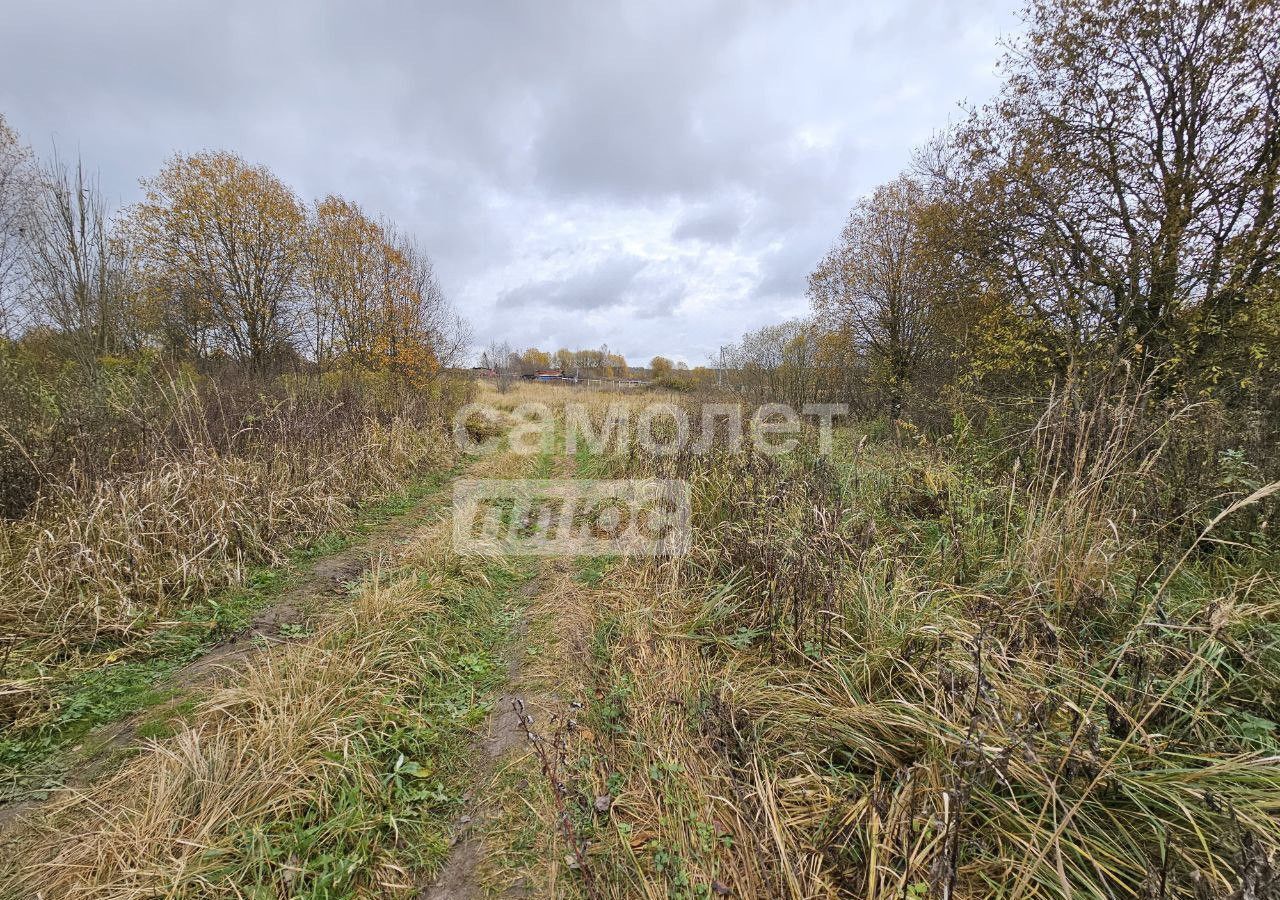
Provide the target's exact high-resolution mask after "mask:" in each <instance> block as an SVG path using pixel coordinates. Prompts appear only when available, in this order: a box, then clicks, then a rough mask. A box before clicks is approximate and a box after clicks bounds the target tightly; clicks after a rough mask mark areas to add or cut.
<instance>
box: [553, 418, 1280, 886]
mask: <svg viewBox="0 0 1280 900" xmlns="http://www.w3.org/2000/svg"><path fill="white" fill-rule="evenodd" d="M1078 401H1079V398H1059V399H1058V400H1057V401H1055V402H1054V403H1053V404H1051V405H1050V407H1049V409H1048V410H1047V411H1046V412H1045V414H1044V416H1043V417H1042V418H1041V419H1040V421H1039V422H1038V423H1037V424H1036V425H1035V427H1034V428H1033V429H1032V430H1031V431H1030V432H1027V433H1024V434H1022V435H1021V436H1018V435H1016V434H1015V435H1012V436H1010V437H1008V438H1000V439H994V440H993V439H992V437H991V436H982V437H979V436H976V435H973V434H971V433H967V432H965V431H963V430H960V431H958V432H957V433H955V434H953V435H952V436H951V437H950V438H948V439H946V440H945V441H935V440H927V439H924V438H917V437H914V436H912V434H911V433H909V432H908V433H904V434H898V435H896V436H895V435H893V434H892V433H891V432H890V431H887V430H885V429H880V430H879V431H878V432H877V431H876V430H874V429H873V430H870V431H869V430H868V429H866V428H860V427H855V428H852V429H850V430H848V431H845V432H843V433H839V434H838V435H837V441H836V445H835V450H834V452H833V454H832V455H831V456H830V457H829V458H823V457H819V456H817V455H815V454H813V453H811V452H805V451H803V450H801V451H798V452H796V453H794V454H790V455H788V456H784V457H766V456H762V455H759V454H751V453H748V452H738V453H729V452H718V453H713V454H711V455H703V456H699V455H696V454H685V455H680V456H677V457H675V458H671V457H651V456H646V455H644V454H642V453H639V452H637V451H635V450H632V451H631V452H629V453H624V454H622V455H620V456H619V455H605V456H603V457H600V458H595V459H590V460H587V461H586V462H587V464H588V468H589V470H590V472H591V473H592V474H597V475H599V474H604V473H609V474H615V475H624V474H625V475H630V476H636V475H662V476H664V477H683V478H687V479H689V480H690V482H691V484H692V487H693V498H694V508H693V514H694V527H695V537H694V548H693V552H692V553H691V554H690V555H688V556H686V557H681V558H675V559H670V560H666V561H663V562H660V563H659V562H653V563H651V564H648V565H646V564H641V563H638V562H635V561H633V562H630V563H625V562H615V563H613V564H611V567H610V568H608V569H607V574H605V575H603V576H597V577H596V578H595V579H594V580H593V583H595V584H596V585H597V587H596V588H595V589H593V590H591V591H588V592H587V593H586V594H585V595H584V596H585V598H586V599H585V600H584V602H586V603H587V604H588V606H589V608H590V609H591V610H592V613H591V615H592V617H593V621H594V626H593V632H594V634H593V637H592V638H591V640H590V645H589V652H588V653H586V654H584V656H585V658H584V659H580V660H579V663H580V664H579V667H578V668H579V677H580V678H581V682H580V684H579V687H578V688H577V690H578V692H579V693H578V695H579V696H581V697H582V698H583V699H584V700H585V701H586V703H587V709H586V713H585V714H584V721H585V732H582V731H581V730H579V732H580V733H579V735H578V736H576V737H575V736H574V733H573V729H569V735H568V737H567V740H568V741H569V743H570V749H569V750H568V751H567V753H566V760H567V761H568V764H569V766H570V768H572V769H573V770H574V771H575V775H574V776H573V777H572V778H570V781H571V783H572V784H573V785H574V786H573V789H572V792H571V793H572V795H573V799H572V800H571V802H570V808H571V812H572V815H573V818H574V821H575V823H576V827H577V828H578V829H579V831H580V834H581V835H582V839H583V840H587V841H589V842H590V846H591V849H590V852H589V853H588V854H587V857H586V860H587V867H588V868H589V869H590V870H591V877H590V881H591V882H592V885H593V886H592V887H591V889H590V891H589V892H588V895H589V896H591V895H594V896H616V897H635V896H645V897H651V898H659V897H689V898H694V897H710V896H722V895H723V896H729V895H732V896H741V897H797V898H798V897H828V896H845V897H911V898H920V897H947V896H954V897H975V898H977V897H992V896H998V897H1097V898H1111V897H1223V898H1226V897H1233V898H1234V897H1264V896H1275V893H1276V891H1277V890H1278V889H1280V880H1278V879H1280V870H1278V869H1277V863H1278V859H1277V851H1278V850H1280V824H1277V823H1278V822H1280V818H1278V815H1280V735H1278V734H1277V730H1276V722H1277V721H1278V720H1280V580H1278V577H1277V576H1278V570H1277V564H1278V563H1280V560H1278V559H1277V557H1276V554H1275V549H1274V544H1273V542H1272V540H1271V537H1270V528H1269V523H1268V518H1269V516H1270V515H1271V514H1272V513H1273V512H1274V510H1275V503H1274V501H1275V497H1274V496H1273V495H1272V491H1273V490H1275V487H1276V486H1274V485H1273V486H1271V487H1266V486H1264V485H1263V484H1262V483H1261V481H1260V479H1259V476H1258V473H1257V472H1256V471H1253V470H1252V469H1251V468H1250V466H1249V465H1248V463H1247V461H1245V460H1243V459H1241V458H1239V457H1238V456H1231V455H1228V456H1227V457H1226V458H1225V459H1222V460H1218V461H1216V462H1214V461H1211V465H1210V468H1212V469H1214V470H1215V471H1216V472H1217V473H1218V476H1217V477H1218V478H1219V480H1220V483H1219V484H1218V485H1217V487H1216V489H1214V490H1212V491H1210V492H1208V493H1206V494H1204V495H1202V496H1191V495H1188V494H1186V493H1185V491H1184V490H1183V489H1182V488H1181V487H1180V485H1179V484H1178V483H1177V482H1176V481H1175V480H1174V478H1173V475H1172V474H1171V473H1173V472H1175V471H1177V470H1178V466H1177V465H1175V464H1176V463H1177V460H1178V457H1179V455H1180V454H1185V453H1187V452H1194V450H1190V451H1189V449H1188V443H1191V444H1194V443H1195V441H1196V440H1198V437H1197V426H1195V425H1194V424H1193V423H1194V421H1195V420H1194V417H1195V416H1196V415H1198V414H1199V412H1198V411H1196V410H1184V411H1182V412H1180V413H1177V414H1175V415H1173V416H1172V417H1166V416H1150V415H1147V414H1144V413H1143V411H1142V410H1141V408H1140V407H1141V401H1131V400H1126V399H1124V398H1115V397H1112V398H1108V399H1106V400H1103V401H1098V402H1093V403H1089V404H1081V403H1079V402H1078ZM1153 423H1154V424H1153ZM1174 508H1177V509H1182V510H1184V513H1183V514H1182V515H1181V516H1175V515H1171V514H1170V510H1171V509H1174ZM602 793H608V794H609V796H610V797H611V798H612V806H611V807H610V811H609V814H608V816H607V817H603V818H602V817H601V816H600V815H599V814H598V812H597V811H596V810H595V809H594V808H593V804H594V802H595V801H594V798H595V797H597V796H599V795H600V794H602Z"/></svg>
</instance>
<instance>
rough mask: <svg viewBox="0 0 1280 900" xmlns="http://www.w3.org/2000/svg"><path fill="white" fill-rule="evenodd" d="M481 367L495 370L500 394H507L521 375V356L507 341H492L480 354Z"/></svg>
mask: <svg viewBox="0 0 1280 900" xmlns="http://www.w3.org/2000/svg"><path fill="white" fill-rule="evenodd" d="M513 361H514V362H513ZM480 365H482V366H484V367H485V368H486V369H492V370H493V373H494V375H495V376H497V379H498V392H499V393H503V394H505V393H506V392H507V390H508V389H509V388H510V387H511V382H512V381H514V380H515V378H516V375H517V374H518V373H519V366H520V356H519V355H518V354H516V353H514V352H513V351H512V350H511V345H510V344H508V343H507V342H506V341H490V342H489V346H488V347H486V348H485V349H484V352H483V353H481V354H480Z"/></svg>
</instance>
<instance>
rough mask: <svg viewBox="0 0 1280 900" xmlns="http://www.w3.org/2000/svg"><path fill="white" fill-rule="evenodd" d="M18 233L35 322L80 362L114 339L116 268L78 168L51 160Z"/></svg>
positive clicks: (93, 189) (102, 209)
mask: <svg viewBox="0 0 1280 900" xmlns="http://www.w3.org/2000/svg"><path fill="white" fill-rule="evenodd" d="M28 222H29V225H28V228H27V231H26V237H27V240H26V241H25V249H26V265H25V268H26V287H27V293H28V298H29V303H30V306H31V308H32V309H33V310H34V311H35V313H36V315H37V316H38V317H39V318H40V319H41V320H43V321H46V322H48V323H50V324H52V325H54V326H55V327H57V328H58V329H59V330H61V331H62V332H63V333H64V334H66V335H68V336H69V337H71V338H73V339H74V340H73V343H74V345H75V346H76V347H77V349H78V352H79V353H80V354H81V355H82V356H83V357H84V358H86V359H89V358H92V357H93V356H96V355H101V354H104V353H109V352H111V351H112V350H114V349H115V348H116V342H117V339H118V337H119V336H120V325H121V307H122V295H123V290H124V265H123V260H122V254H121V252H120V251H119V249H118V246H117V245H115V244H114V243H113V241H112V240H111V237H110V235H109V233H108V228H107V209H106V204H105V203H104V201H103V198H102V193H101V191H99V189H98V187H97V184H96V183H95V182H94V180H93V179H92V178H90V177H88V176H87V175H86V173H85V170H84V164H83V163H82V162H81V161H79V160H77V161H76V164H75V166H74V168H71V167H68V166H67V165H65V164H63V163H62V161H61V160H60V159H59V158H58V156H57V154H56V153H55V155H54V157H53V160H52V161H51V162H50V163H49V165H48V166H46V167H45V168H44V170H43V171H42V172H41V177H40V181H39V183H38V186H37V191H36V195H35V202H34V206H33V209H32V215H31V216H30V217H29V219H28Z"/></svg>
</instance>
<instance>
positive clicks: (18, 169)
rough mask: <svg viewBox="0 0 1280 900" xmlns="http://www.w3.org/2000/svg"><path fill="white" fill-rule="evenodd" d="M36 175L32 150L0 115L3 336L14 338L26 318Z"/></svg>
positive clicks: (0, 319)
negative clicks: (24, 280) (25, 274)
mask: <svg viewBox="0 0 1280 900" xmlns="http://www.w3.org/2000/svg"><path fill="white" fill-rule="evenodd" d="M33 176H34V172H33V164H32V159H31V151H30V150H29V149H28V148H27V147H26V146H24V145H23V144H22V143H21V142H20V141H19V139H18V136H17V135H16V134H15V133H14V132H13V131H12V130H11V129H10V128H9V126H8V125H6V124H5V121H4V117H3V116H0V337H15V336H16V335H17V332H18V328H19V326H20V324H21V319H22V318H23V316H22V312H23V307H22V303H21V296H22V290H21V284H20V282H21V277H20V276H21V262H22V260H23V256H24V252H25V247H24V244H25V242H26V230H27V228H28V227H30V215H31V198H32V193H33V187H34V177H33Z"/></svg>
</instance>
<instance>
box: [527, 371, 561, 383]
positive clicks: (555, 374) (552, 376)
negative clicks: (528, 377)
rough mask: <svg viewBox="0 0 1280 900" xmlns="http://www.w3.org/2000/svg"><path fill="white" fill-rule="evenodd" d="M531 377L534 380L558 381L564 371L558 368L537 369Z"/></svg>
mask: <svg viewBox="0 0 1280 900" xmlns="http://www.w3.org/2000/svg"><path fill="white" fill-rule="evenodd" d="M533 377H534V380H535V381H560V380H561V379H562V378H564V372H563V371H562V370H560V369H539V370H538V371H537V372H536V373H534V376H533Z"/></svg>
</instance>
